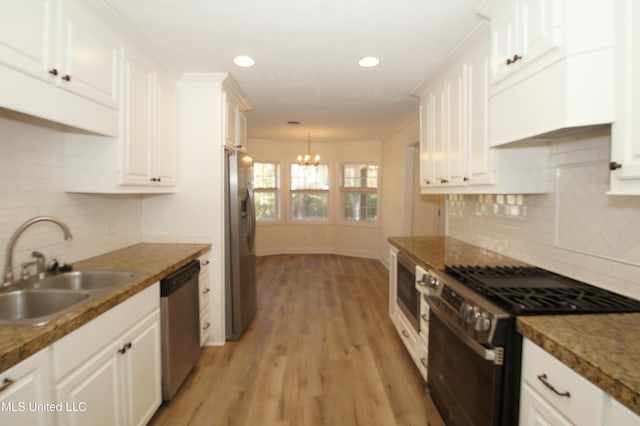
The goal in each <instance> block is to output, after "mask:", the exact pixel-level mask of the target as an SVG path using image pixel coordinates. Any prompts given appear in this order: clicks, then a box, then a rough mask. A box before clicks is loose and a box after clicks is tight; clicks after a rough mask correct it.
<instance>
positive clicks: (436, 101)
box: [418, 25, 548, 194]
mask: <svg viewBox="0 0 640 426" xmlns="http://www.w3.org/2000/svg"><path fill="white" fill-rule="evenodd" d="M489 72H490V71H489V34H488V29H487V27H486V25H481V26H480V27H479V28H478V29H477V30H476V31H475V32H474V33H473V34H471V35H470V37H469V38H468V40H466V41H465V42H464V43H463V44H462V45H461V47H460V48H459V50H457V51H456V52H455V53H454V55H453V56H452V57H451V58H450V60H449V61H448V62H447V63H446V64H445V65H444V67H443V68H442V69H441V71H440V72H438V73H437V74H436V75H435V76H434V77H433V78H432V79H431V80H430V81H429V82H428V83H427V85H426V87H424V88H423V89H422V90H421V91H420V92H419V93H418V94H419V96H420V135H421V136H420V186H421V189H422V192H423V193H447V194H451V193H494V194H497V193H541V192H546V191H547V188H546V185H545V179H544V178H545V171H546V164H547V159H548V148H547V147H546V146H533V147H526V148H518V149H512V148H500V149H494V148H490V146H489V136H488V135H489V133H488V132H489V108H488V96H489V80H490V76H489Z"/></svg>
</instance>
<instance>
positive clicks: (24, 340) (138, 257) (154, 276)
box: [0, 244, 211, 371]
mask: <svg viewBox="0 0 640 426" xmlns="http://www.w3.org/2000/svg"><path fill="white" fill-rule="evenodd" d="M210 250H211V245H210V244H137V245H133V246H130V247H126V248H124V249H121V250H116V251H113V252H109V253H106V254H104V255H101V256H96V257H92V258H89V259H85V260H82V261H79V262H75V263H73V265H72V266H73V268H74V270H82V269H135V270H144V271H146V273H145V274H144V275H142V276H140V277H138V278H137V279H135V280H134V281H132V282H131V283H129V284H126V285H124V286H122V287H118V288H116V289H114V290H112V291H109V292H106V293H104V294H102V295H101V296H99V297H97V298H95V299H93V300H92V301H90V302H89V303H86V304H83V305H81V306H79V307H78V308H76V309H74V310H72V311H70V312H67V313H65V314H64V315H62V316H61V317H59V318H56V319H55V320H53V321H50V322H49V323H47V324H45V325H42V326H28V325H21V326H13V325H0V371H4V370H6V369H8V368H9V367H11V366H13V365H15V364H17V363H18V362H20V361H22V360H23V359H26V358H27V357H29V356H30V355H32V354H34V353H36V352H37V351H39V350H40V349H43V348H45V347H46V346H48V345H50V344H51V343H53V342H55V341H56V340H58V339H60V338H61V337H63V336H65V335H67V334H69V333H70V332H72V331H73V330H75V329H76V328H79V327H80V326H82V325H84V324H86V323H87V322H89V321H91V320H92V319H94V318H95V317H97V316H98V315H100V314H102V313H104V312H105V311H107V310H109V309H110V308H112V307H114V306H116V305H117V304H119V303H121V302H123V301H125V300H127V299H128V298H129V297H131V296H133V295H134V294H136V293H138V292H140V291H141V290H143V289H145V288H147V287H149V286H150V285H152V284H154V283H155V282H157V281H159V280H161V279H162V278H164V277H165V276H167V275H168V274H170V273H171V272H174V271H176V270H178V269H179V268H181V267H182V266H184V265H186V264H187V263H189V262H190V261H191V260H193V259H196V258H198V257H199V256H200V255H202V254H204V253H206V252H208V251H210ZM158 297H160V295H158Z"/></svg>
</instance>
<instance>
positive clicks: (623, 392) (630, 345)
mask: <svg viewBox="0 0 640 426" xmlns="http://www.w3.org/2000/svg"><path fill="white" fill-rule="evenodd" d="M517 324H518V331H519V332H520V333H521V334H522V335H523V336H525V337H526V338H528V339H529V340H531V341H532V342H534V343H535V344H537V345H538V346H540V347H542V348H543V349H544V350H546V351H547V352H549V353H550V354H551V355H553V356H554V357H556V358H558V359H559V360H560V361H562V362H563V363H564V364H566V365H567V366H569V367H571V368H572V369H573V370H574V371H576V372H577V373H579V374H580V375H581V376H583V377H585V378H586V379H588V380H589V381H591V382H592V383H594V384H595V385H597V386H598V387H599V388H601V389H602V390H604V391H605V392H607V393H608V394H609V395H611V396H612V397H614V398H615V399H617V400H618V401H620V402H621V403H622V404H623V405H625V406H626V407H627V408H629V409H630V410H632V411H633V412H634V413H636V414H638V415H640V314H611V315H608V314H607V315H567V316H561V315H556V316H531V317H519V318H518V321H517Z"/></svg>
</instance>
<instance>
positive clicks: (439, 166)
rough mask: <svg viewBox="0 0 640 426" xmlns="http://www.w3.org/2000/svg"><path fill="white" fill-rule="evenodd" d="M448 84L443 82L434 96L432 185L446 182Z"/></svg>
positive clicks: (440, 184)
mask: <svg viewBox="0 0 640 426" xmlns="http://www.w3.org/2000/svg"><path fill="white" fill-rule="evenodd" d="M449 86H450V84H448V83H445V84H442V85H441V86H440V90H438V91H437V92H436V95H435V97H434V100H435V102H434V112H435V117H434V120H433V128H434V131H433V150H432V153H433V174H434V182H433V186H442V185H445V184H446V181H447V178H448V175H447V167H446V166H447V151H448V144H449V141H448V136H449V134H448V118H449V112H448V111H449V92H450V90H449Z"/></svg>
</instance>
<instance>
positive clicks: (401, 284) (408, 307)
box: [396, 253, 420, 332]
mask: <svg viewBox="0 0 640 426" xmlns="http://www.w3.org/2000/svg"><path fill="white" fill-rule="evenodd" d="M396 303H397V305H398V307H399V308H400V310H401V311H402V313H403V314H404V316H405V318H406V319H407V320H408V321H409V322H410V323H411V325H412V326H413V328H414V329H415V330H416V332H419V331H420V292H419V291H418V290H416V264H415V263H414V262H413V261H412V260H411V259H409V258H408V257H407V256H405V255H403V254H402V253H398V264H397V284H396Z"/></svg>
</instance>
